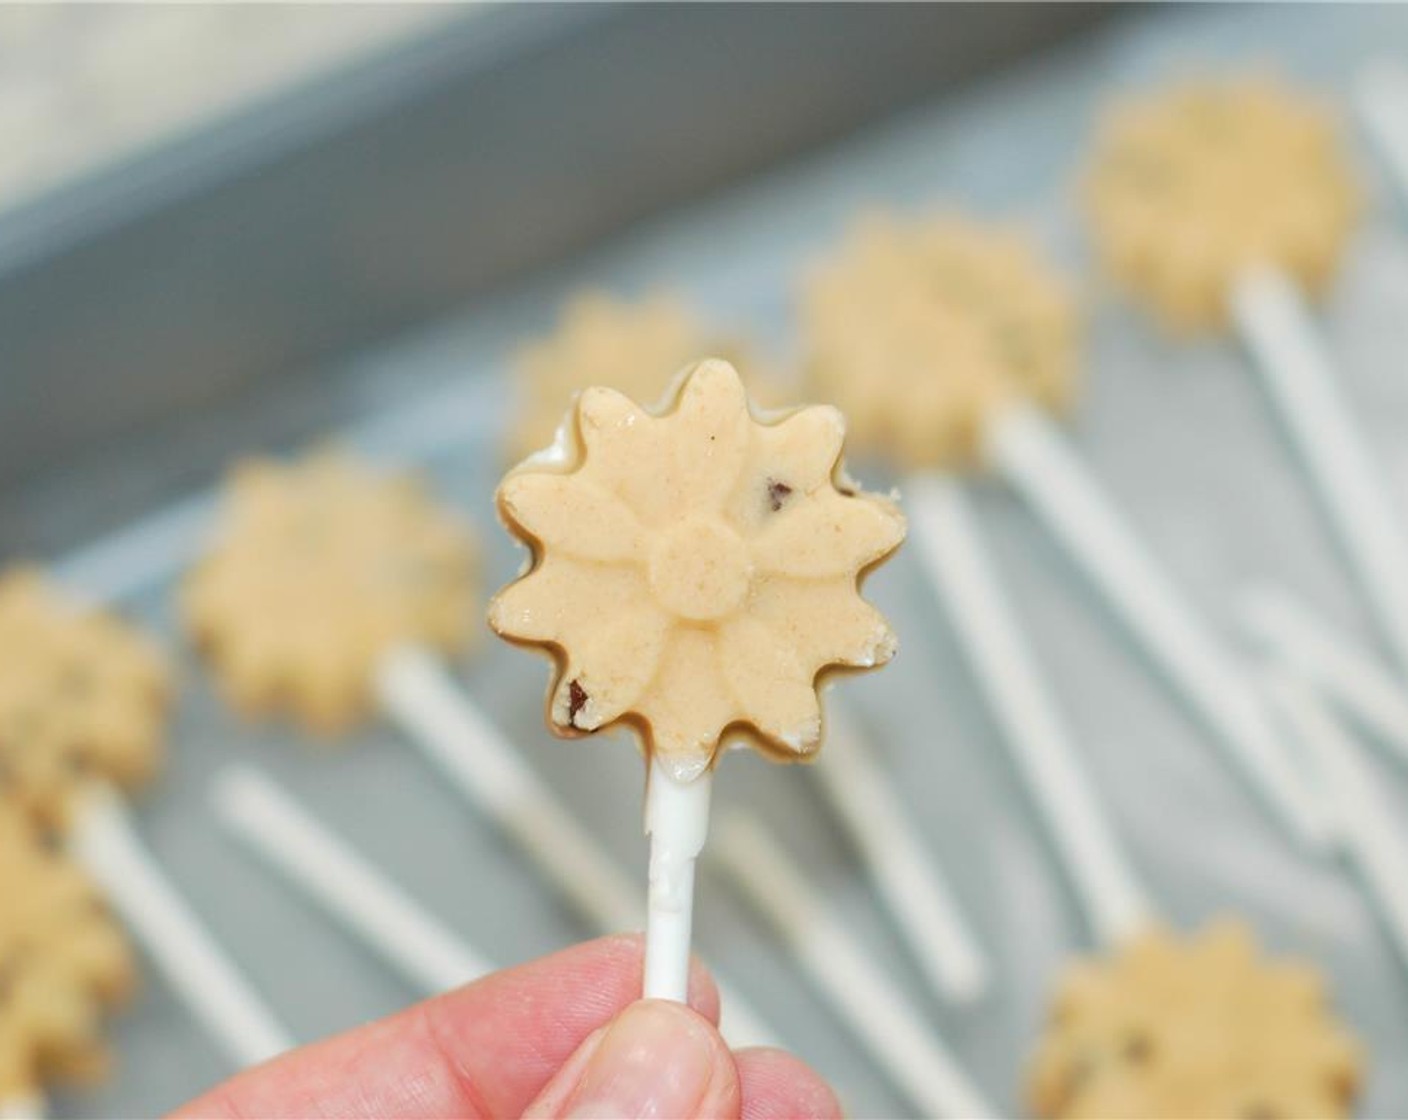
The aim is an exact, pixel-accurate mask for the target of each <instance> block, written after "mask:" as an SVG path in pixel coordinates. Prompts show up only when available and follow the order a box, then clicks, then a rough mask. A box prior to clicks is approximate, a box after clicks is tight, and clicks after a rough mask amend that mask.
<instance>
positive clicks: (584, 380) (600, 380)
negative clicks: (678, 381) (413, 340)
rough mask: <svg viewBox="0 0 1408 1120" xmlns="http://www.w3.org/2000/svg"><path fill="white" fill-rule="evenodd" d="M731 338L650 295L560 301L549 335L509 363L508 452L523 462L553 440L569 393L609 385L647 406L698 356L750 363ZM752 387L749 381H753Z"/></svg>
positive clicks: (660, 297) (677, 306) (667, 299)
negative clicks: (513, 397) (513, 408)
mask: <svg viewBox="0 0 1408 1120" xmlns="http://www.w3.org/2000/svg"><path fill="white" fill-rule="evenodd" d="M742 351H743V346H742V344H741V343H740V342H739V341H738V340H737V339H729V338H722V337H720V336H719V335H717V334H715V333H712V332H710V331H709V330H707V329H706V328H705V326H704V324H703V323H701V322H700V321H699V320H698V319H697V318H696V317H695V316H694V315H693V313H691V311H690V309H689V308H688V307H687V306H686V305H685V304H684V303H682V302H681V301H680V300H678V299H675V298H673V297H670V296H665V295H656V296H653V297H650V298H647V299H644V300H640V301H639V302H635V303H631V302H627V301H625V300H620V299H615V298H613V297H611V296H609V295H606V294H604V293H601V292H587V293H584V294H582V295H579V296H577V297H576V298H574V299H573V300H572V301H571V302H570V303H568V305H567V307H566V309H565V310H564V312H563V314H562V320H561V323H560V324H559V325H558V327H557V329H556V330H555V331H554V332H553V333H552V334H550V335H547V336H545V337H543V338H540V339H538V340H536V341H534V342H531V343H529V344H528V345H526V346H524V347H523V349H522V350H521V351H520V352H519V354H518V356H517V359H516V362H515V372H516V374H517V388H518V391H519V393H520V394H521V403H520V407H519V410H518V418H517V424H516V425H515V426H514V427H513V429H512V430H511V433H510V438H511V446H510V451H511V452H512V453H513V455H514V457H515V458H518V459H523V458H526V457H527V456H529V455H531V454H532V453H533V452H535V451H538V450H541V449H542V448H544V447H546V446H548V445H549V444H550V443H552V441H553V437H554V435H555V434H556V432H557V427H558V425H559V424H561V423H562V417H563V414H564V413H565V412H566V410H567V407H568V405H569V404H571V402H572V398H573V396H574V395H575V394H577V393H579V392H581V391H582V390H583V389H586V388H589V387H591V386H593V385H609V386H611V388H613V389H616V390H617V391H619V392H622V393H625V394H626V396H628V397H630V398H631V399H632V400H637V401H645V402H647V403H649V404H652V405H653V404H655V403H656V402H658V401H659V400H660V398H661V397H663V396H664V395H665V393H666V392H668V391H669V388H670V385H671V382H672V379H673V378H674V376H675V375H676V374H677V373H678V372H679V371H680V370H682V369H684V368H685V366H687V365H691V364H692V363H694V362H696V361H698V360H699V358H700V357H701V356H702V355H705V354H713V355H717V356H719V357H724V358H728V359H729V360H730V361H734V362H735V363H740V364H742V365H743V366H744V367H745V372H746V371H747V370H751V369H753V368H755V366H756V363H755V362H754V361H753V360H752V359H751V358H746V359H745V355H744V354H743V353H742ZM753 388H754V389H755V390H756V388H757V386H753Z"/></svg>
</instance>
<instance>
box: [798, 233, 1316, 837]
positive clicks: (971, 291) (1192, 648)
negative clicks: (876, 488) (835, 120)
mask: <svg viewBox="0 0 1408 1120" xmlns="http://www.w3.org/2000/svg"><path fill="white" fill-rule="evenodd" d="M1013 238H1014V235H1013V234H1012V233H1011V232H1010V231H1007V230H1004V229H1001V228H996V229H995V228H991V227H987V226H980V225H976V224H972V223H968V224H966V225H965V224H962V223H960V222H959V221H958V220H957V219H955V218H953V217H941V218H938V219H932V220H925V219H918V220H912V221H906V222H901V221H898V220H888V221H880V220H875V221H872V222H871V223H869V224H867V225H865V226H862V227H861V228H860V229H859V230H858V231H857V233H856V234H855V235H854V237H853V238H852V240H851V241H850V242H849V243H848V244H847V245H846V246H845V247H844V248H843V249H842V250H841V251H840V252H839V253H837V254H836V255H835V256H834V257H833V258H831V259H830V260H829V261H827V262H825V263H824V264H823V265H822V266H821V267H820V268H818V269H817V270H816V271H815V272H814V273H813V274H811V275H810V276H809V277H808V279H807V282H806V286H805V289H804V291H803V299H802V317H803V327H804V329H805V331H806V335H807V344H808V365H807V368H808V372H809V374H810V375H811V376H812V377H813V379H814V380H815V381H816V383H817V384H818V385H820V386H825V387H829V391H830V392H831V394H832V395H833V396H835V397H837V398H839V399H841V400H844V401H857V402H859V401H864V402H865V403H864V405H863V407H864V408H865V409H867V410H868V412H869V414H870V419H869V420H867V421H866V422H865V423H863V424H862V426H861V429H860V430H861V431H862V432H863V433H866V434H868V435H869V436H870V437H871V440H870V442H869V443H868V444H862V445H861V446H860V448H859V450H861V451H867V450H868V451H870V452H872V453H877V454H884V455H888V456H890V457H891V458H894V459H896V460H897V461H898V462H899V463H900V465H902V466H904V467H908V468H910V469H911V470H912V472H913V473H912V474H911V475H910V477H909V479H908V480H907V482H906V483H905V485H904V487H903V488H904V489H905V490H906V491H908V492H911V493H913V494H915V496H916V499H915V500H916V502H917V503H918V504H921V505H924V506H925V507H926V513H925V516H924V517H923V518H921V521H922V522H930V521H937V520H938V519H940V518H942V517H943V516H944V514H945V508H944V507H943V506H942V504H938V505H935V506H934V508H933V509H932V510H930V509H928V507H929V506H930V505H931V504H932V503H930V500H929V496H930V495H931V494H934V493H937V492H939V491H941V490H942V489H943V488H945V487H947V486H948V485H949V479H948V477H947V474H948V473H950V472H952V471H953V470H955V469H957V468H964V467H984V468H987V469H990V470H992V471H994V472H995V473H997V474H998V475H999V476H1001V477H1002V478H1004V479H1005V480H1006V481H1008V482H1009V483H1011V484H1012V485H1013V486H1014V487H1015V488H1016V489H1017V490H1018V491H1019V492H1020V493H1021V495H1022V496H1023V497H1024V498H1025V499H1027V501H1028V502H1029V503H1030V505H1031V507H1032V509H1033V510H1034V511H1035V512H1036V513H1037V514H1038V515H1039V516H1040V517H1041V518H1042V519H1043V521H1044V522H1045V524H1046V525H1047V527H1048V528H1049V529H1050V530H1051V531H1052V532H1053V533H1054V535H1055V537H1056V539H1057V540H1058V541H1059V542H1060V543H1061V544H1062V545H1063V546H1064V547H1065V549H1066V550H1067V552H1068V553H1069V554H1070V555H1071V557H1072V558H1073V559H1074V560H1075V561H1076V562H1077V563H1078V564H1079V565H1080V566H1081V567H1082V568H1083V569H1084V570H1085V572H1086V573H1087V574H1088V575H1089V576H1090V577H1091V579H1092V580H1093V581H1094V582H1095V584H1096V586H1097V588H1098V589H1099V590H1101V591H1102V592H1103V593H1104V594H1105V595H1106V596H1107V598H1108V599H1109V601H1110V603H1111V605H1112V606H1113V607H1114V608H1115V609H1116V611H1117V612H1118V613H1119V615H1120V616H1121V617H1122V619H1123V620H1124V622H1125V623H1126V624H1127V625H1128V627H1129V628H1130V629H1131V631H1132V632H1133V633H1134V635H1135V636H1136V637H1137V638H1138V639H1139V640H1140V641H1141V642H1142V643H1143V644H1144V645H1145V647H1146V648H1147V650H1148V652H1149V653H1150V655H1151V656H1152V657H1153V658H1154V659H1155V660H1156V661H1157V662H1158V663H1159V664H1160V665H1161V666H1162V667H1163V668H1164V669H1165V670H1166V672H1167V674H1168V677H1169V680H1170V681H1171V683H1173V684H1174V685H1175V686H1177V687H1178V688H1179V689H1180V690H1181V691H1182V693H1183V694H1184V696H1185V697H1186V698H1187V700H1188V701H1189V703H1191V704H1192V705H1193V706H1194V708H1195V709H1196V710H1197V711H1198V712H1199V714H1201V715H1202V717H1203V718H1204V719H1205V721H1206V722H1207V724H1208V725H1209V726H1210V727H1211V728H1212V729H1213V731H1214V732H1216V733H1217V735H1218V738H1219V740H1220V741H1221V742H1222V743H1223V745H1224V746H1225V747H1226V748H1227V749H1228V751H1229V752H1230V754H1231V756H1232V758H1233V759H1234V761H1235V762H1236V763H1237V764H1238V765H1239V767H1240V768H1241V769H1242V770H1243V771H1244V773H1245V774H1246V775H1247V777H1248V778H1249V779H1250V780H1251V781H1252V783H1253V785H1254V786H1255V787H1256V788H1257V789H1258V790H1259V791H1260V792H1262V793H1263V795H1264V796H1265V798H1266V800H1267V802H1268V803H1269V805H1270V807H1271V808H1273V809H1274V810H1276V811H1277V812H1278V813H1279V814H1280V816H1281V817H1282V818H1283V819H1284V820H1285V822H1286V823H1287V825H1288V826H1289V827H1290V828H1291V829H1292V830H1293V832H1294V833H1295V834H1296V835H1298V836H1301V837H1302V838H1304V839H1306V840H1307V841H1311V842H1314V843H1324V842H1325V826H1324V821H1323V819H1322V816H1323V814H1322V813H1321V810H1320V807H1319V806H1318V804H1317V803H1316V801H1315V799H1314V798H1313V797H1312V796H1311V795H1310V793H1309V792H1308V791H1307V790H1306V789H1305V788H1303V786H1302V785H1301V783H1300V780H1299V776H1298V775H1297V774H1296V773H1295V771H1294V769H1293V768H1292V767H1291V765H1290V762H1289V760H1288V759H1287V757H1286V755H1285V752H1284V751H1283V750H1282V749H1281V746H1280V744H1279V743H1278V742H1277V741H1276V737H1275V734H1274V729H1273V728H1272V726H1271V724H1270V721H1269V720H1268V719H1267V717H1266V713H1265V712H1264V710H1263V708H1262V705H1261V704H1260V703H1259V701H1258V700H1257V698H1256V696H1255V694H1254V691H1253V689H1252V688H1251V687H1250V685H1249V684H1248V683H1247V682H1246V680H1245V679H1244V678H1245V672H1244V670H1243V668H1242V666H1241V665H1239V664H1238V663H1237V660H1236V658H1235V656H1234V655H1233V653H1232V652H1231V650H1229V649H1227V648H1225V647H1224V646H1223V644H1222V642H1221V641H1220V640H1219V638H1218V636H1217V635H1216V634H1215V632H1214V631H1213V630H1212V628H1211V627H1210V626H1208V625H1207V624H1206V623H1205V622H1204V621H1203V620H1202V619H1201V618H1200V617H1199V615H1198V613H1197V612H1196V611H1195V610H1194V609H1193V607H1192V605H1191V604H1190V603H1188V602H1187V601H1186V600H1185V599H1184V598H1183V596H1182V595H1181V594H1180V592H1179V591H1178V589H1177V588H1176V587H1175V586H1174V584H1173V583H1172V582H1171V581H1170V580H1169V579H1168V577H1167V576H1166V575H1165V574H1164V572H1163V571H1162V568H1161V566H1160V565H1159V563H1158V562H1157V560H1156V559H1155V557H1154V556H1153V555H1152V554H1151V553H1150V551H1149V550H1148V549H1147V548H1145V546H1144V545H1143V544H1142V542H1141V541H1140V540H1139V538H1138V537H1137V535H1136V534H1135V532H1134V530H1133V529H1132V528H1130V527H1129V526H1128V525H1127V524H1126V523H1125V522H1124V520H1123V519H1122V518H1121V516H1120V514H1119V513H1118V511H1117V509H1116V507H1115V506H1114V504H1113V503H1112V501H1111V500H1110V499H1109V497H1108V496H1107V495H1106V494H1105V493H1104V492H1103V490H1102V489H1101V487H1100V485H1099V483H1098V482H1097V481H1096V479H1095V478H1094V477H1093V476H1092V475H1091V474H1090V472H1089V471H1088V470H1087V469H1086V468H1085V467H1084V466H1083V464H1082V463H1081V461H1080V459H1079V458H1077V456H1076V455H1075V454H1074V453H1073V452H1072V451H1071V450H1070V449H1069V448H1068V447H1067V445H1066V444H1065V443H1064V441H1063V439H1062V437H1061V434H1060V433H1059V432H1058V431H1057V429H1056V426H1055V424H1054V423H1053V422H1052V420H1051V419H1050V417H1049V415H1048V408H1049V406H1050V404H1052V403H1053V402H1054V403H1056V404H1057V405H1058V406H1064V404H1065V403H1067V402H1068V401H1069V399H1070V396H1071V394H1072V391H1073V387H1074V384H1075V371H1076V370H1077V369H1078V367H1079V359H1078V357H1077V356H1076V354H1075V345H1076V339H1077V337H1078V329H1077V326H1076V322H1075V313H1074V303H1073V301H1072V300H1071V298H1070V297H1069V296H1068V295H1067V294H1065V290H1064V287H1063V285H1062V284H1061V282H1060V281H1059V279H1058V278H1057V277H1056V276H1055V275H1054V274H1053V273H1052V272H1051V271H1050V270H1049V269H1047V268H1046V266H1045V265H1043V264H1042V263H1041V261H1040V260H1039V259H1038V258H1037V257H1036V256H1035V255H1034V254H1033V253H1031V252H1030V251H1029V250H1022V249H1021V248H1019V247H1017V246H1016V245H1015V244H1014V240H1013ZM979 260H982V261H984V262H985V263H983V264H982V265H981V266H980V265H978V264H975V263H974V262H975V261H979ZM1009 291H1010V292H1012V293H1015V294H1014V295H1013V297H1012V300H1011V302H1010V304H1009V303H1006V302H1005V300H1006V298H1007V293H1008V292H1009ZM1013 340H1016V341H1015V342H1014V341H1013ZM886 371H892V372H891V375H890V376H889V377H888V378H887V377H884V376H881V375H882V374H883V373H884V372H886ZM1033 371H1039V372H1033ZM902 433H903V434H902Z"/></svg>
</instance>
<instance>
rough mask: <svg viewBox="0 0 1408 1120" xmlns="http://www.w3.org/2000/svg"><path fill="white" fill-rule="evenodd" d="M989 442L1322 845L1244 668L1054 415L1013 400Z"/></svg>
mask: <svg viewBox="0 0 1408 1120" xmlns="http://www.w3.org/2000/svg"><path fill="white" fill-rule="evenodd" d="M986 450H987V453H988V456H989V458H990V459H991V461H992V463H993V464H994V466H995V467H996V469H997V470H998V471H999V473H1000V474H1002V476H1003V477H1005V478H1006V479H1007V480H1008V482H1009V483H1011V484H1012V486H1013V487H1014V488H1016V490H1017V491H1018V492H1019V493H1021V494H1022V495H1023V497H1025V498H1026V499H1027V501H1028V502H1029V503H1030V505H1031V506H1032V507H1033V509H1034V510H1035V511H1036V512H1037V513H1038V514H1039V515H1040V516H1041V517H1042V518H1043V519H1044V520H1045V522H1046V524H1047V526H1048V528H1050V529H1051V531H1052V533H1053V534H1054V535H1055V536H1056V538H1057V540H1059V541H1060V542H1061V544H1062V545H1063V546H1064V547H1065V549H1066V551H1067V552H1068V553H1069V554H1070V556H1071V557H1072V558H1073V559H1074V560H1075V561H1076V563H1077V564H1078V565H1079V566H1080V567H1081V568H1083V569H1084V570H1085V572H1086V574H1087V575H1088V576H1089V577H1090V579H1091V581H1092V583H1094V585H1095V586H1096V588H1097V589H1098V590H1099V591H1100V592H1101V593H1102V594H1104V596H1105V597H1106V599H1107V601H1108V602H1109V603H1110V604H1111V606H1112V607H1114V609H1115V610H1116V611H1117V612H1118V613H1119V614H1120V615H1121V616H1122V617H1123V619H1124V621H1125V624H1126V625H1127V626H1128V627H1129V629H1130V630H1131V631H1132V632H1133V633H1134V635H1135V636H1136V637H1137V638H1138V639H1139V640H1140V641H1141V642H1142V643H1143V645H1144V648H1145V650H1146V651H1147V652H1148V654H1149V656H1150V657H1151V658H1152V659H1153V660H1154V661H1156V662H1158V663H1159V664H1160V665H1161V666H1162V667H1163V669H1164V671H1165V673H1166V674H1167V676H1168V679H1169V680H1170V682H1171V683H1172V684H1173V685H1174V686H1175V687H1176V688H1177V689H1179V690H1180V691H1181V692H1182V694H1183V696H1184V697H1185V698H1186V699H1187V701H1188V702H1189V704H1191V705H1192V707H1193V708H1195V709H1196V710H1197V711H1198V712H1199V713H1200V714H1201V715H1202V717H1203V719H1204V720H1205V721H1206V723H1207V725H1208V726H1209V727H1210V728H1211V729H1212V731H1213V732H1214V733H1215V734H1216V735H1217V737H1218V738H1219V739H1220V741H1221V742H1222V744H1223V745H1224V746H1225V747H1226V748H1227V749H1228V750H1229V751H1230V752H1231V756H1232V758H1233V760H1234V761H1235V762H1236V763H1237V764H1238V765H1239V767H1240V768H1241V771H1242V773H1243V774H1244V776H1245V777H1246V778H1247V779H1248V781H1249V782H1250V784H1251V786H1252V788H1253V789H1255V790H1256V791H1257V792H1258V793H1260V794H1261V795H1262V797H1263V799H1264V800H1265V802H1266V803H1267V805H1268V806H1269V807H1270V808H1271V809H1272V810H1273V811H1275V812H1276V813H1277V814H1278V815H1279V817H1280V818H1281V820H1282V821H1283V822H1284V823H1285V824H1286V826H1287V827H1288V828H1289V829H1290V831H1291V833H1292V835H1294V836H1296V837H1298V838H1300V839H1301V840H1303V841H1304V842H1305V843H1307V844H1308V845H1310V846H1312V847H1314V848H1317V849H1319V848H1323V847H1324V846H1325V845H1326V844H1327V842H1328V831H1327V828H1326V821H1325V818H1324V811H1323V809H1322V807H1321V806H1320V804H1319V802H1318V801H1317V800H1316V799H1315V798H1314V797H1313V796H1312V795H1311V793H1310V792H1309V791H1308V790H1307V789H1306V787H1305V786H1304V785H1303V784H1302V782H1301V780H1300V776H1299V775H1298V774H1297V773H1296V772H1295V771H1294V769H1292V767H1291V765H1290V761H1289V759H1288V757H1287V755H1286V752H1285V749H1284V747H1283V745H1282V744H1281V742H1280V741H1279V740H1278V738H1277V734H1276V728H1275V727H1274V726H1273V725H1272V723H1271V722H1270V720H1269V719H1268V718H1267V713H1266V711H1265V708H1264V705H1263V703H1262V702H1261V698H1260V697H1258V696H1257V694H1256V690H1255V688H1254V687H1253V686H1252V684H1251V681H1250V679H1249V677H1248V674H1247V672H1246V670H1245V668H1244V666H1243V665H1242V664H1241V662H1240V661H1238V660H1237V659H1236V656H1235V655H1234V654H1233V653H1232V652H1231V651H1230V650H1229V649H1226V648H1224V646H1223V645H1222V643H1221V642H1220V641H1219V640H1218V638H1217V637H1216V636H1215V634H1214V633H1213V631H1212V629H1211V628H1210V627H1208V626H1207V625H1206V623H1205V622H1204V621H1203V620H1202V618H1201V617H1200V616H1199V615H1198V614H1197V612H1196V611H1195V610H1194V608H1193V606H1192V604H1191V603H1189V602H1188V601H1186V600H1185V599H1183V598H1182V596H1181V595H1180V594H1179V593H1178V591H1177V590H1176V589H1175V587H1174V585H1173V583H1172V582H1171V581H1170V580H1169V579H1168V577H1167V576H1166V575H1165V574H1164V572H1163V570H1162V569H1161V567H1160V566H1159V564H1158V562H1157V561H1156V560H1155V559H1154V557H1153V556H1152V555H1150V553H1149V552H1148V551H1147V550H1146V549H1145V547H1144V545H1143V544H1142V542H1141V541H1140V540H1139V538H1138V536H1137V535H1136V534H1135V532H1134V530H1133V529H1132V528H1131V527H1130V526H1129V525H1128V524H1126V523H1125V521H1124V519H1123V518H1122V517H1121V516H1120V514H1119V512H1118V511H1117V509H1116V507H1115V505H1114V504H1113V502H1112V501H1111V500H1110V498H1109V496H1108V495H1106V494H1105V493H1104V492H1103V490H1102V489H1101V487H1100V484H1099V483H1098V482H1097V481H1096V480H1095V478H1094V477H1093V476H1092V475H1091V474H1090V472H1089V471H1088V470H1087V469H1086V468H1085V466H1084V465H1083V464H1082V463H1081V461H1080V460H1079V459H1078V458H1077V457H1076V456H1075V455H1074V454H1073V453H1072V452H1071V450H1070V449H1069V448H1068V447H1067V446H1066V445H1065V443H1064V441H1063V440H1062V438H1061V434H1060V433H1059V432H1058V431H1057V430H1056V428H1055V426H1054V425H1053V424H1052V422H1051V421H1050V420H1049V419H1048V418H1047V417H1046V416H1045V415H1044V414H1042V413H1040V412H1038V411H1037V410H1036V409H1034V408H1031V407H1026V406H1013V407H1009V408H1006V409H1004V410H1003V411H1002V412H1001V413H1000V414H999V415H998V416H997V418H996V419H995V420H994V421H993V422H992V423H991V424H990V425H989V427H988V431H987V433H986Z"/></svg>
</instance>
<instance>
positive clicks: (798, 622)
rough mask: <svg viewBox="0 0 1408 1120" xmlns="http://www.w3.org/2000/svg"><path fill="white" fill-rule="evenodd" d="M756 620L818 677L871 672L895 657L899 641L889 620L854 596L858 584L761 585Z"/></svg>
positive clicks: (845, 580)
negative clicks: (838, 669) (832, 669)
mask: <svg viewBox="0 0 1408 1120" xmlns="http://www.w3.org/2000/svg"><path fill="white" fill-rule="evenodd" d="M751 613H752V616H753V617H754V618H756V619H757V620H758V621H759V622H761V623H762V624H763V625H764V626H766V627H767V628H768V629H769V630H771V631H772V633H774V634H776V635H778V636H779V638H780V639H781V640H783V641H786V642H787V643H788V644H789V645H790V646H791V648H792V650H793V651H794V654H795V656H796V658H797V660H798V662H799V663H800V664H801V665H802V666H804V667H805V668H806V670H807V671H808V672H809V673H810V674H811V675H812V676H815V675H816V674H817V673H818V672H820V671H821V670H822V669H825V668H826V667H827V666H831V665H846V666H851V667H854V668H871V667H874V666H878V665H883V664H885V662H887V661H889V660H890V658H892V657H893V656H894V655H895V649H896V647H897V642H896V640H895V633H894V631H893V630H892V629H891V628H890V624H889V622H887V621H886V619H885V616H884V615H882V614H881V613H880V611H878V610H877V609H876V608H875V607H873V606H872V605H871V604H870V603H868V602H866V601H865V600H864V599H862V598H861V597H860V596H859V595H857V594H856V589H855V580H854V579H853V578H852V577H851V576H849V575H846V576H837V577H836V578H834V579H828V580H807V581H798V580H792V579H786V578H778V577H770V578H767V579H762V580H759V581H758V582H757V584H756V585H755V587H754V591H753V602H752V611H751Z"/></svg>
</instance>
